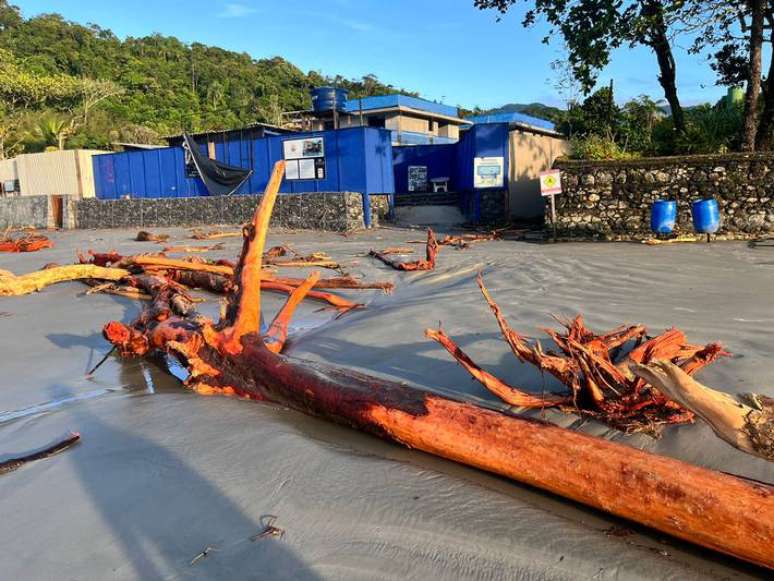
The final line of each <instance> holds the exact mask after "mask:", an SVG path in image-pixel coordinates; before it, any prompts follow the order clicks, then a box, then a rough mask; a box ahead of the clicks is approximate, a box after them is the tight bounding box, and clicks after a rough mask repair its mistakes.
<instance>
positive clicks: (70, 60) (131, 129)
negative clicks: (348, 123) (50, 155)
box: [0, 0, 415, 158]
mask: <svg viewBox="0 0 774 581" xmlns="http://www.w3.org/2000/svg"><path fill="white" fill-rule="evenodd" d="M334 83H335V84H336V85H337V86H339V87H343V88H346V89H349V91H350V96H351V97H361V96H369V95H375V94H386V93H404V94H410V95H413V94H415V93H411V92H408V91H404V90H402V89H398V88H396V87H393V86H391V85H386V84H383V83H381V82H380V81H379V80H378V79H377V78H376V77H375V76H374V75H367V76H365V77H363V78H361V79H344V78H341V77H338V76H335V77H332V76H328V75H325V74H323V73H320V72H316V71H310V72H306V73H305V72H304V71H302V70H300V69H299V68H298V67H296V66H294V65H293V64H292V63H290V62H288V61H286V60H284V59H282V58H280V57H274V58H269V59H254V58H252V57H251V56H250V55H248V54H246V53H237V52H233V51H227V50H223V49H221V48H218V47H213V46H206V45H204V44H198V43H193V44H191V45H188V44H185V43H183V42H181V41H180V40H178V39H177V38H175V37H170V36H162V35H159V34H154V35H151V36H146V37H143V38H131V37H129V38H126V39H125V40H121V39H119V38H118V37H117V36H116V35H115V34H113V33H112V32H111V31H110V30H107V29H104V28H101V27H99V26H97V25H90V26H83V25H80V24H76V23H73V22H68V21H67V20H65V19H64V18H63V17H62V16H60V15H58V14H45V15H40V16H36V17H33V18H25V17H24V15H23V14H22V13H21V12H20V10H19V9H18V8H17V7H15V6H13V5H12V4H9V3H8V2H7V0H0V158H2V157H11V156H13V155H16V154H18V153H22V152H29V151H42V150H45V149H47V148H65V147H66V148H81V147H84V148H108V147H109V146H110V144H111V143H115V142H131V143H159V142H163V140H162V137H163V136H164V135H169V134H173V133H179V132H180V131H181V129H182V128H185V129H189V130H207V129H224V128H232V127H240V126H243V125H246V124H249V123H253V122H255V121H262V122H266V123H273V124H277V123H279V121H280V114H281V113H282V112H283V111H292V110H299V109H304V108H309V107H311V100H310V97H309V89H310V88H311V87H313V86H321V85H331V84H334Z"/></svg>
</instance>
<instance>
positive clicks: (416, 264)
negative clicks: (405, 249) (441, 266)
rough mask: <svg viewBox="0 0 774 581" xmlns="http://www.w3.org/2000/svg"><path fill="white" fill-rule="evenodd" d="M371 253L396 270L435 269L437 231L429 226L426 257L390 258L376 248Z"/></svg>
mask: <svg viewBox="0 0 774 581" xmlns="http://www.w3.org/2000/svg"><path fill="white" fill-rule="evenodd" d="M369 255H371V256H373V257H374V258H376V259H378V260H381V261H382V262H383V263H384V264H386V265H387V266H391V267H392V268H394V269H395V270H433V269H435V258H436V256H437V255H438V241H437V240H436V239H435V233H434V232H433V230H432V228H428V229H427V246H426V250H425V258H424V259H419V260H413V261H411V262H400V261H398V260H393V259H392V258H389V256H388V255H387V253H384V252H377V251H376V250H371V251H370V252H369Z"/></svg>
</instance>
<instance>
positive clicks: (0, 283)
mask: <svg viewBox="0 0 774 581" xmlns="http://www.w3.org/2000/svg"><path fill="white" fill-rule="evenodd" d="M128 275H129V272H128V271H127V270H124V269H122V268H106V267H103V266H96V265H94V264H71V265H68V266H56V267H53V268H44V269H43V270H37V271H35V272H30V273H28V274H22V275H19V276H16V275H15V274H13V273H11V272H8V271H6V270H2V271H0V296H18V295H26V294H29V293H33V292H36V291H39V290H41V289H43V288H45V287H47V286H48V285H50V284H55V283H57V282H67V281H71V280H84V279H99V280H103V281H104V280H111V281H117V280H121V279H122V278H124V277H126V276H128Z"/></svg>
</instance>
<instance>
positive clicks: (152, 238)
mask: <svg viewBox="0 0 774 581" xmlns="http://www.w3.org/2000/svg"><path fill="white" fill-rule="evenodd" d="M134 239H135V240H136V241H137V242H166V241H167V240H169V234H154V233H153V232H148V231H147V230H140V231H139V232H138V233H137V236H135V238H134Z"/></svg>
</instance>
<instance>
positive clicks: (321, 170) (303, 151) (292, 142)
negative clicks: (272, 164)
mask: <svg viewBox="0 0 774 581" xmlns="http://www.w3.org/2000/svg"><path fill="white" fill-rule="evenodd" d="M282 156H283V157H284V158H285V179H286V180H324V179H325V141H324V140H323V138H322V137H308V138H306V139H288V140H286V141H283V142H282Z"/></svg>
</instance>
